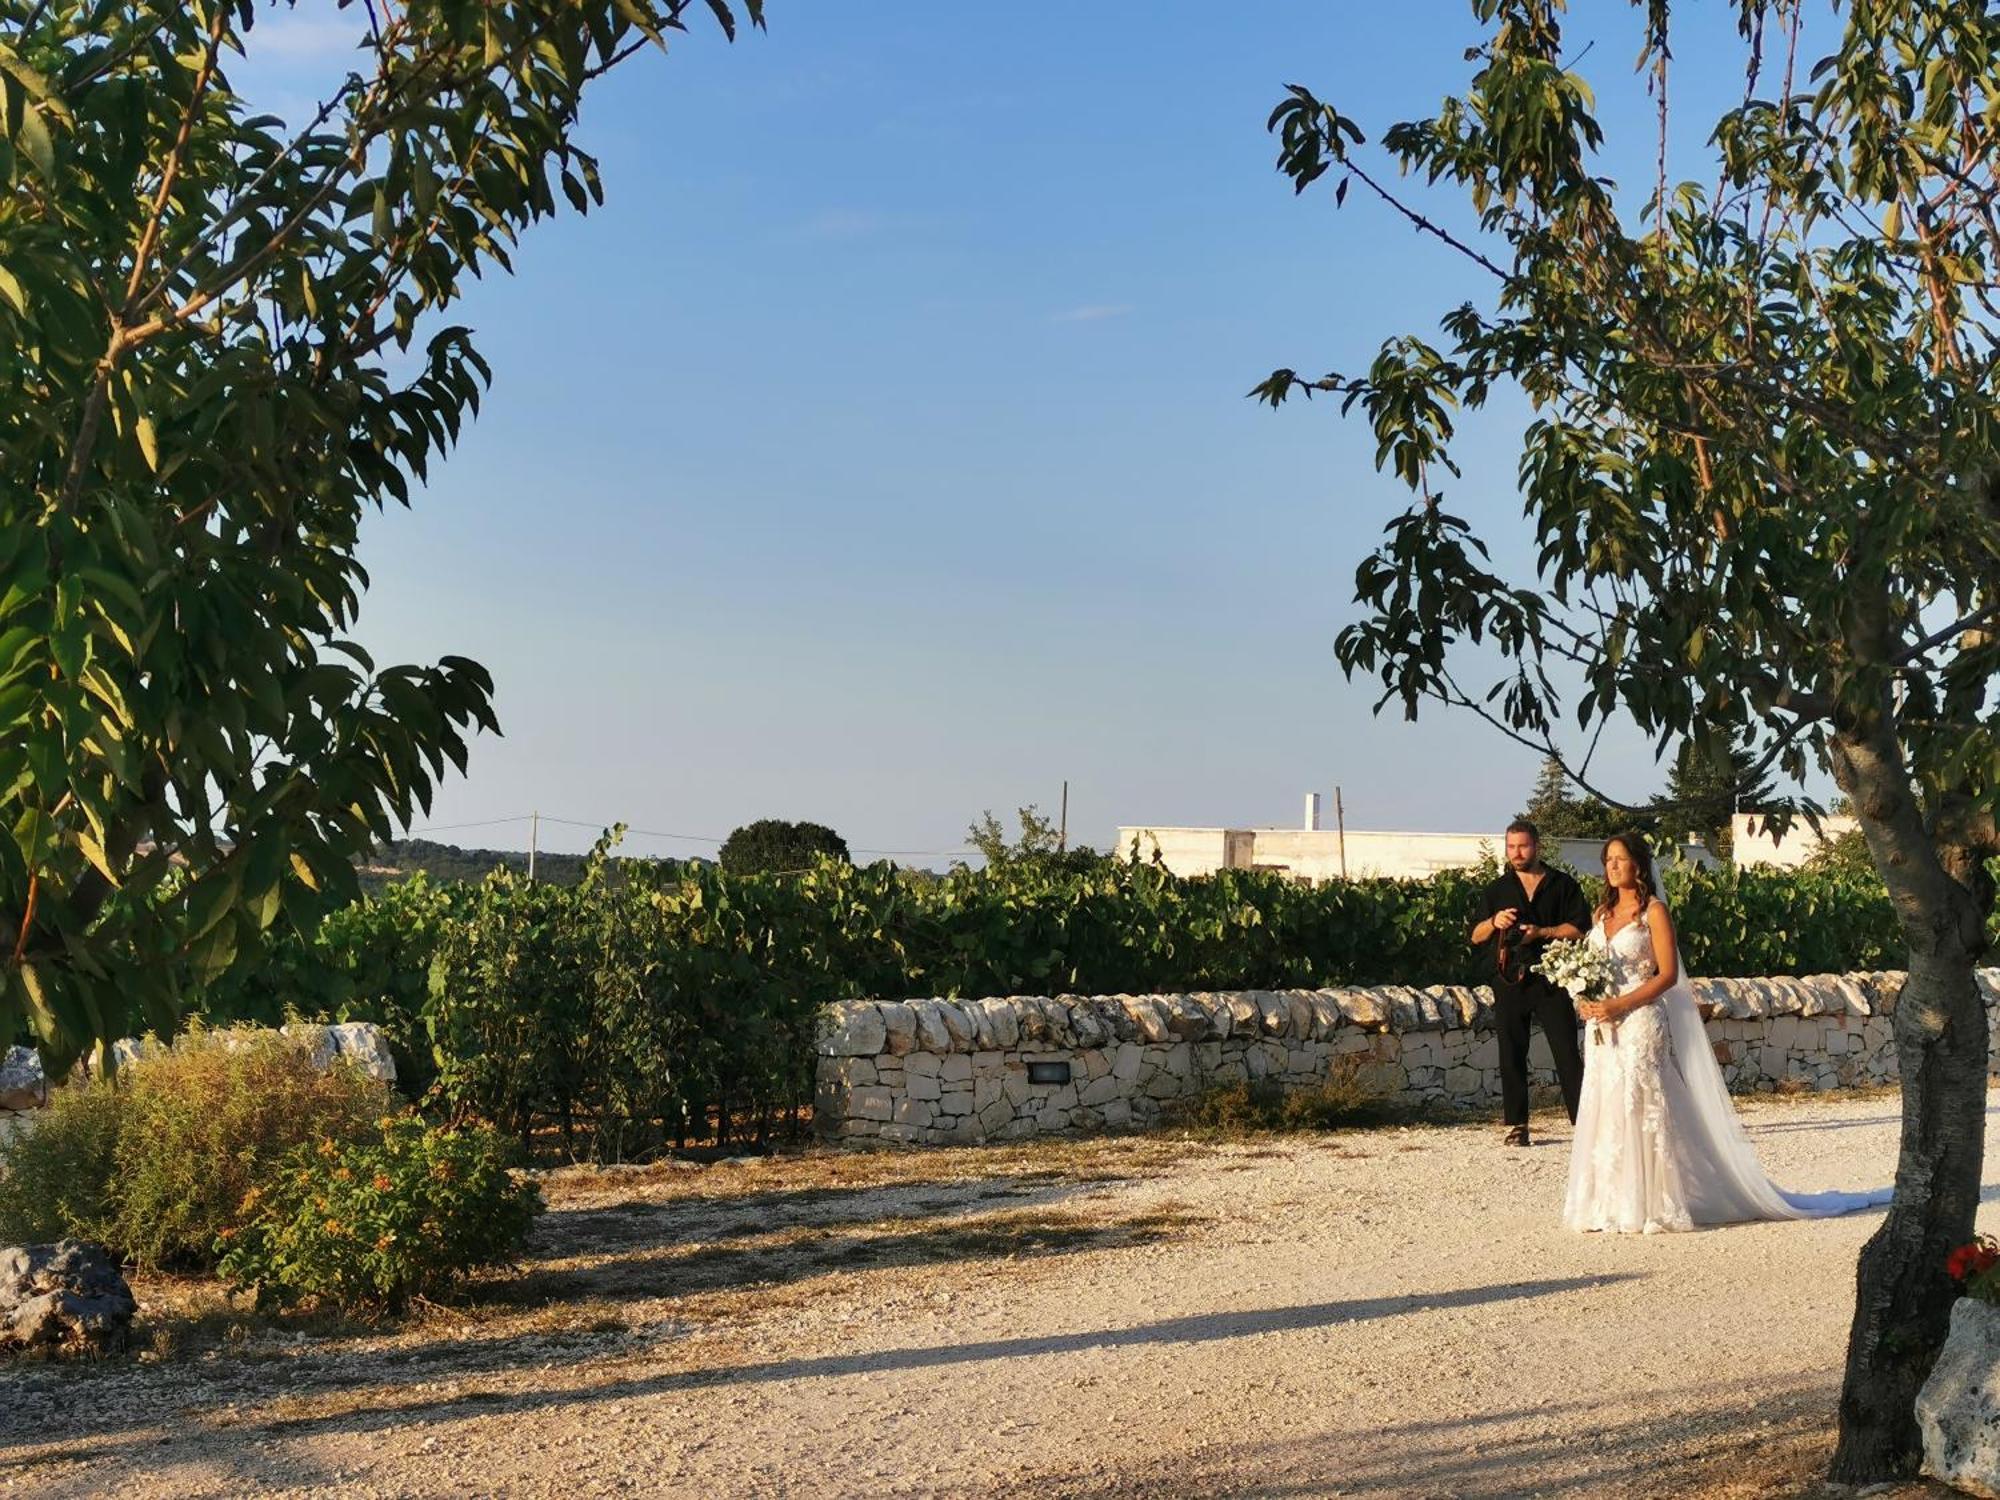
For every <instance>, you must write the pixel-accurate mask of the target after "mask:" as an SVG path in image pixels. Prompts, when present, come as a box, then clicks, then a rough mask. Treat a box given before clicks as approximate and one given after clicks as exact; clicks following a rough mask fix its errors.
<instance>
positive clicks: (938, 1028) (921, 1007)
mask: <svg viewBox="0 0 2000 1500" xmlns="http://www.w3.org/2000/svg"><path fill="white" fill-rule="evenodd" d="M910 1009H911V1010H912V1011H914V1012H915V1013H916V1017H917V1043H918V1045H919V1046H921V1047H922V1048H923V1049H924V1050H925V1051H927V1052H938V1053H944V1052H949V1051H951V1030H950V1028H949V1027H947V1026H946V1025H945V1024H944V1011H943V1010H942V1009H940V1008H939V1006H938V1003H937V1001H935V1000H918V1001H916V1002H914V1003H913V1004H912V1005H911V1006H910Z"/></svg>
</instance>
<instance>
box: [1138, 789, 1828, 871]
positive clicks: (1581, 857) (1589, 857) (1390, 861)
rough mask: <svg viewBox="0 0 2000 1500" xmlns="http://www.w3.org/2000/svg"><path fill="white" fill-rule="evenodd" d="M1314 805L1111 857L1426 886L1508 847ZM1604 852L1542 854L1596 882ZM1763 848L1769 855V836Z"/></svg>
mask: <svg viewBox="0 0 2000 1500" xmlns="http://www.w3.org/2000/svg"><path fill="white" fill-rule="evenodd" d="M1319 806H1320V803H1319V794H1318V793H1317V792H1311V793H1308V794H1307V796H1306V815H1305V825H1304V826H1303V827H1301V828H1166V827H1156V826H1131V827H1124V828H1120V829H1119V830H1118V842H1117V843H1116V844H1115V845H1114V846H1113V850H1112V852H1113V853H1115V854H1116V855H1117V856H1118V857H1119V858H1120V859H1129V858H1131V857H1132V854H1133V851H1134V841H1135V840H1136V842H1137V852H1138V857H1139V859H1140V860H1142V861H1144V862H1148V863H1150V862H1151V861H1152V860H1154V859H1155V858H1157V859H1158V860H1159V862H1160V863H1161V864H1163V865H1165V866H1166V868H1167V869H1169V870H1171V871H1172V872H1173V873H1174V874H1176V875H1210V874H1213V873H1214V872H1215V871H1217V870H1273V871H1277V872H1279V873H1281V874H1285V875H1290V876H1291V877H1292V878H1293V879H1295V880H1340V879H1343V878H1345V879H1354V880H1358V879H1363V878H1366V877H1369V876H1387V877H1389V878H1391V879H1395V880H1424V879H1427V878H1429V877H1430V876H1432V875H1435V874H1437V873H1438V872H1439V871H1440V870H1462V869H1465V868H1467V867H1468V866H1471V865H1476V864H1478V863H1479V862H1480V861H1481V860H1482V859H1486V858H1492V859H1496V860H1497V859H1498V858H1500V856H1501V854H1502V852H1503V851H1504V849H1505V846H1506V842H1507V839H1506V835H1505V834H1504V833H1503V832H1501V830H1500V829H1495V830H1494V831H1493V832H1491V833H1379V832H1372V831H1363V830H1361V829H1356V828H1349V829H1345V830H1342V829H1336V828H1321V827H1320V826H1319V821H1320V818H1319ZM1830 822H1831V820H1829V823H1830ZM1504 826H1505V825H1504V824H1503V825H1502V827H1503V828H1504ZM1739 839H1740V834H1739ZM1602 847H1603V841H1602V840H1600V839H1563V838H1556V839H1548V840H1546V841H1545V842H1544V847H1543V851H1542V852H1543V853H1544V854H1545V855H1547V856H1548V857H1549V858H1550V859H1553V860H1557V861H1560V862H1561V863H1563V864H1565V865H1568V866H1569V867H1570V868H1571V869H1573V870H1576V871H1578V872H1580V873H1581V874H1584V875H1596V874H1598V873H1599V867H1598V866H1599V853H1600V851H1601V849H1602ZM1738 847H1739V848H1740V847H1741V844H1740V842H1739V845H1738ZM1764 847H1765V848H1766V849H1769V848H1771V843H1770V839H1769V837H1768V836H1766V838H1765V840H1764ZM1660 852H1662V853H1664V851H1660ZM1679 854H1680V857H1681V858H1683V859H1689V860H1692V861H1694V862H1695V863H1697V864H1702V865H1713V864H1716V863H1718V861H1717V860H1716V858H1715V856H1714V855H1712V854H1710V853H1709V852H1708V851H1707V850H1706V849H1704V848H1702V847H1701V846H1700V845H1698V844H1694V845H1689V846H1688V847H1687V848H1686V849H1684V850H1681V851H1679ZM1800 858H1804V856H1803V855H1801V856H1800Z"/></svg>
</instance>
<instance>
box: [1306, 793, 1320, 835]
mask: <svg viewBox="0 0 2000 1500" xmlns="http://www.w3.org/2000/svg"><path fill="white" fill-rule="evenodd" d="M1306 832H1307V833H1318V832H1319V793H1318V792H1307V793H1306Z"/></svg>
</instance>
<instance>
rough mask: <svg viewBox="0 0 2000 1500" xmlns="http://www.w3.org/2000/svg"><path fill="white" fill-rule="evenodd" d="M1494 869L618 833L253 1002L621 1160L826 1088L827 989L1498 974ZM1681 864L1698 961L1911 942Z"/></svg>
mask: <svg viewBox="0 0 2000 1500" xmlns="http://www.w3.org/2000/svg"><path fill="white" fill-rule="evenodd" d="M1496 868H1497V867H1495V866H1493V865H1491V864H1489V865H1488V866H1487V867H1486V868H1484V869H1473V870H1454V871H1446V872H1443V873H1440V874H1438V875H1436V876H1433V877H1432V878H1430V879H1428V880H1387V879H1362V880H1352V881H1327V882H1322V883H1320V884H1317V885H1309V884H1303V883H1299V882H1295V881H1293V880H1291V879H1289V878H1287V877H1286V876H1284V875H1282V874H1278V873H1275V872H1269V871H1259V870H1224V871H1220V872H1218V873H1216V874H1213V875H1207V876H1199V877H1193V878H1183V877H1178V876H1175V875H1172V874H1170V873H1169V872H1167V871H1166V870H1165V869H1163V868H1161V867H1159V866H1156V865H1150V864H1145V863H1140V862H1137V861H1131V862H1124V861H1117V860H1111V859H1101V858H1100V859H1089V860H1077V861H1075V862H1073V863H1063V864H1058V863H1052V862H1048V861H1041V860H1013V861H1009V862H1007V863H1005V864H1004V865H1002V866H999V867H996V868H993V869H990V870H983V871H972V870H957V871H954V872H952V873H950V874H948V875H944V876H941V877H936V878H931V879H925V880H918V879H915V878H913V877H912V876H911V874H910V873H909V872H907V871H903V870H898V869H896V868H895V867H894V866H892V865H888V864H876V865H869V866H865V867H855V866H850V865H843V864H838V863H833V862H822V863H820V864H819V865H817V866H816V867H814V868H813V869H811V870H809V871H807V872H805V873H803V874H794V875H784V876H767V875H742V876H738V875H730V874H727V873H725V872H723V871H721V870H718V869H715V868H713V867H710V866H704V865H693V864H682V865H648V864H646V863H645V862H643V861H629V860H628V861H616V862H610V861H607V860H606V859H605V858H604V857H603V855H602V852H601V851H600V854H599V855H597V856H594V857H593V858H592V860H591V861H590V862H589V864H588V866H587V867H586V871H585V875H584V878H583V880H582V881H581V882H580V883H579V884H578V885H576V886H574V887H567V888H565V887H557V886H553V885H549V884H539V885H535V884H529V883H528V882H526V881H524V880H522V879H521V878H519V877H518V876H517V875H513V874H509V873H504V872H503V873H497V874H495V875H493V876H492V877H490V878H489V879H488V880H487V881H485V882H484V883H482V884H480V885H477V886H456V887H451V886H438V885H432V884H430V883H428V882H411V883H410V884H409V885H407V886H405V887H391V888H390V889H389V890H388V891H385V892H384V893H383V894H382V895H381V896H380V897H377V898H373V899H371V900H369V901H366V902H363V903H360V904H359V905H358V906H356V907H351V908H348V909H347V910H346V911H344V912H341V913H336V914H335V915H334V916H333V917H329V918H328V919H327V921H326V922H325V923H324V924H323V925H322V926H321V928H320V929H319V932H318V935H317V936H316V937H315V938H314V939H312V941H311V942H310V943H309V944H308V943H305V942H304V941H303V940H293V942H292V944H291V946H289V947H285V945H283V944H281V945H280V946H281V948H282V949H283V953H284V957H283V962H282V964H279V965H278V967H276V968H274V969H273V971H272V975H271V976H270V977H269V978H268V980H266V981H261V983H262V984H263V990H262V998H261V999H260V1000H258V1001H257V1004H258V1005H259V1006H261V1007H262V1008H263V1009H264V1010H266V1011H269V1010H272V1009H274V1008H277V1007H280V1006H281V1005H283V1004H287V1003H294V1002H295V1003H296V1004H297V1005H298V1007H299V1009H301V1010H302V1011H307V1012H310V1013H314V1014H329V1015H331V1014H349V1015H352V1014H366V1015H368V1016H370V1017H371V1018H373V1019H377V1020H379V1021H380V1022H381V1023H382V1024H383V1025H384V1026H385V1028H386V1029H387V1030H388V1031H389V1032H390V1034H391V1036H392V1037H393V1038H398V1039H399V1041H398V1042H397V1045H398V1049H399V1050H398V1058H399V1062H409V1063H410V1064H411V1066H410V1069H409V1071H408V1072H406V1073H405V1077H414V1076H415V1075H416V1071H417V1066H416V1064H415V1063H414V1062H413V1061H412V1059H413V1058H415V1057H417V1056H419V1055H424V1056H423V1061H424V1062H425V1063H430V1064H434V1065H435V1067H436V1069H437V1082H436V1086H435V1090H434V1092H433V1094H432V1096H431V1097H432V1099H433V1100H434V1102H436V1103H438V1104H439V1105H441V1106H442V1107H443V1108H444V1109H445V1110H446V1111H447V1112H448V1114H449V1115H450V1117H451V1118H453V1119H454V1120H457V1121H467V1120H485V1121H488V1122H491V1123H492V1124H494V1125H495V1126H497V1127H498V1128H500V1129H502V1130H504V1131H506V1132H508V1133H509V1134H512V1135H515V1136H517V1137H519V1138H520V1139H522V1140H523V1142H524V1143H527V1142H529V1141H530V1140H531V1139H532V1138H534V1137H535V1132H536V1131H538V1130H542V1129H545V1128H546V1127H550V1126H553V1127H556V1130H557V1131H559V1132H560V1139H561V1141H562V1144H563V1146H564V1148H565V1150H566V1152H567V1153H568V1154H570V1155H572V1156H589V1157H596V1158H599V1159H618V1158H622V1157H628V1156H633V1155H643V1154H646V1153H648V1152H651V1151H655V1150H658V1149H659V1148H660V1147H661V1146H663V1145H673V1144H675V1143H677V1142H678V1141H681V1140H683V1139H686V1138H695V1139H706V1138H707V1137H708V1136H709V1135H710V1133H711V1131H715V1132H717V1133H719V1134H725V1135H737V1134H746V1133H747V1134H751V1135H755V1136H757V1137H759V1138H761V1137H762V1134H763V1133H764V1131H765V1130H767V1129H769V1128H771V1127H772V1126H774V1125H775V1124H776V1123H778V1122H780V1121H782V1119H783V1117H784V1116H785V1115H786V1113H787V1112H792V1111H796V1110H798V1109H799V1108H800V1107H801V1106H803V1105H805V1104H806V1103H807V1102H808V1101H809V1100H810V1099H811V1097H812V1089H813V1052H812V1041H813V1030H814V1022H815V1017H816V1012H817V1010H818V1007H819V1006H820V1005H822V1004H823V1003H825V1002H827V1001H830V1000H841V999H853V998H863V997H867V998H881V999H901V998H908V997H913V996H926V995H946V996H968V997H969V996H985V995H1012V994H1043V995H1053V994H1077V993H1082V994H1116V993H1120V992H1126V993H1144V992H1149V991H1155V992H1157V991H1169V992H1172V991H1188V990H1235V989H1288V988H1295V987H1297V988H1316V987H1321V986H1327V985H1376V984H1409V985H1430V984H1468V985H1477V984H1483V983H1485V982H1486V981H1487V979H1488V977H1489V975H1488V967H1489V961H1488V959H1487V957H1486V955H1485V954H1484V953H1482V952H1480V951H1478V950H1475V949H1473V948H1470V947H1468V946H1467V944H1466V942H1465V936H1466V929H1467V925H1468V917H1469V914H1470V912H1471V911H1472V909H1473V906H1474V903H1475V900H1476V897H1477V894H1478V890H1479V887H1480V885H1481V884H1482V882H1483V881H1485V880H1487V879H1490V878H1491V876H1492V874H1493V873H1494V872H1495V869H1496ZM1590 873H1591V872H1585V874H1586V876H1588V875H1589V874H1590ZM1594 884H1595V882H1594V880H1591V879H1588V878H1587V879H1586V881H1585V885H1586V888H1590V887H1593V886H1594ZM1665 886H1666V895H1667V897H1668V899H1669V901H1671V902H1672V903H1673V906H1674V910H1675V912H1676V915H1677V920H1678V921H1679V924H1680V928H1681V945H1682V951H1683V953H1684V955H1685V957H1686V959H1687V962H1688V966H1689V969H1690V970H1691V972H1693V973H1695V974H1700V975H1715V976H1723V975H1773V974H1811V973H1828V972H1843V971H1851V970H1855V969H1882V968H1899V967H1901V966H1902V964H1903V962H1904V953H1903V944H1902V938H1901V934H1900V932H1899V931H1898V928H1897V924H1896V918H1895V914H1894V912H1893V911H1892V909H1891V908H1890V905H1889V902H1888V898H1887V896H1886V894H1885V893H1884V891H1883V889H1882V886H1881V882H1880V881H1879V880H1877V879H1875V878H1874V876H1873V875H1872V873H1871V872H1868V871H1866V870H1860V871H1851V872H1850V871H1827V872H1819V873H1801V872H1797V871H1785V870H1764V869H1737V868H1730V867H1724V868H1721V869H1717V870H1709V871H1702V870H1697V869H1694V868H1693V867H1691V866H1675V867H1672V868H1670V869H1669V870H1668V871H1667V872H1666V875H1665ZM276 962H277V961H276V960H275V959H274V963H276ZM243 993H244V991H243V987H242V986H239V988H238V991H237V992H236V1000H235V1001H232V1002H231V1003H239V1002H242V996H243ZM288 997H289V998H288ZM218 1003H220V1002H218ZM242 1003H247V1002H242ZM425 1054H427V1055H425ZM711 1122H716V1123H715V1124H711ZM540 1138H541V1139H543V1140H546V1139H547V1136H543V1137H540Z"/></svg>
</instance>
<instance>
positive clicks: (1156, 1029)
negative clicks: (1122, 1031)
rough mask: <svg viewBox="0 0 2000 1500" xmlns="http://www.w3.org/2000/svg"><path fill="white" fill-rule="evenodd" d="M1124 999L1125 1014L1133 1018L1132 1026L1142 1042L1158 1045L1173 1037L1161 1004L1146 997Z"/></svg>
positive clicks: (1130, 996) (1126, 997)
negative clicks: (1168, 1028)
mask: <svg viewBox="0 0 2000 1500" xmlns="http://www.w3.org/2000/svg"><path fill="white" fill-rule="evenodd" d="M1122 998H1123V1003H1124V1006H1125V1014H1126V1015H1128V1016H1130V1017H1131V1018H1132V1025H1133V1027H1134V1029H1135V1030H1137V1032H1138V1033H1139V1037H1140V1039H1141V1040H1142V1041H1145V1042H1149V1043H1154V1044H1157V1043H1160V1042H1164V1041H1166V1040H1167V1039H1168V1038H1169V1037H1170V1036H1172V1035H1173V1033H1172V1032H1170V1031H1168V1030H1167V1017H1166V1013H1165V1012H1164V1011H1162V1010H1161V1009H1160V1006H1159V1002H1157V1001H1155V1000H1153V999H1151V998H1149V997H1148V996H1145V995H1129V996H1124V997H1122Z"/></svg>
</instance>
